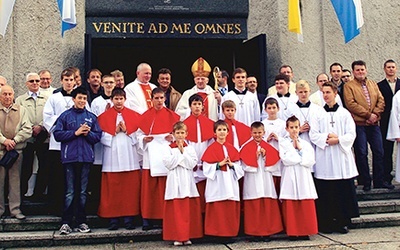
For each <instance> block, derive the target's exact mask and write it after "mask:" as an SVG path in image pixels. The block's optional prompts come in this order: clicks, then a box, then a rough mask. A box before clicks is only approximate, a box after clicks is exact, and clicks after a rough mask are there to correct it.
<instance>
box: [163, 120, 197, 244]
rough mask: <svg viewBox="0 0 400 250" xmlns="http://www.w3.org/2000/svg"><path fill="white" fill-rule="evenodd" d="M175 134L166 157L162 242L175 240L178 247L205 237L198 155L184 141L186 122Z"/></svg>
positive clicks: (177, 125)
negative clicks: (196, 177) (195, 172)
mask: <svg viewBox="0 0 400 250" xmlns="http://www.w3.org/2000/svg"><path fill="white" fill-rule="evenodd" d="M173 135H174V137H175V142H173V143H171V144H170V147H171V150H170V153H169V154H167V155H165V156H164V157H163V162H164V164H165V167H166V168H167V169H168V175H167V182H166V187H165V203H164V220H163V240H173V241H175V242H174V245H175V246H181V245H191V244H192V242H191V241H190V239H192V238H201V237H203V218H202V216H201V206H200V197H199V192H198V191H197V188H196V183H195V180H194V176H193V168H194V166H196V163H197V155H196V152H195V150H194V148H193V147H192V146H190V145H188V144H186V142H185V138H186V136H187V128H186V125H185V124H184V123H183V122H177V123H176V124H175V125H174V127H173Z"/></svg>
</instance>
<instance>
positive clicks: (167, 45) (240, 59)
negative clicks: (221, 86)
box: [85, 35, 266, 92]
mask: <svg viewBox="0 0 400 250" xmlns="http://www.w3.org/2000/svg"><path fill="white" fill-rule="evenodd" d="M265 46H266V45H265V35H260V36H258V37H256V38H253V39H251V40H249V41H247V42H245V43H243V42H242V41H241V40H238V39H235V40H226V39H133V38H130V39H122V38H93V39H92V38H91V37H90V35H86V45H85V47H86V59H85V60H86V71H87V70H89V69H91V68H98V69H100V70H101V71H102V72H103V74H108V73H109V72H111V71H112V70H115V69H119V70H121V71H123V72H124V75H125V82H126V83H129V82H131V81H133V80H134V79H135V77H136V75H135V72H136V66H137V65H138V64H139V63H141V62H147V63H149V64H150V65H151V66H152V69H153V77H152V82H153V83H157V79H156V77H157V71H158V70H159V69H160V68H163V67H166V68H169V69H171V71H172V74H173V75H172V85H173V86H174V87H175V88H176V89H178V90H179V91H181V92H183V91H184V90H186V89H188V88H191V87H192V86H193V85H194V82H193V76H192V73H191V66H192V64H193V62H194V61H195V60H196V59H197V58H199V57H203V58H204V59H205V60H206V61H207V62H208V63H209V64H210V65H211V67H212V68H213V67H215V66H218V67H219V68H220V69H225V70H227V71H228V73H229V74H231V72H232V71H233V69H234V68H235V67H243V68H245V69H246V70H247V71H248V72H249V73H252V74H255V75H256V76H257V77H258V79H259V82H260V83H266V81H265V78H266V77H265V75H266V71H265V70H266V53H265V50H266V48H265ZM210 82H211V84H212V85H213V79H212V78H211V79H210ZM265 88H266V86H260V90H261V89H262V90H265Z"/></svg>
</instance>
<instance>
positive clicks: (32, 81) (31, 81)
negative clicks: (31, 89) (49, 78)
mask: <svg viewBox="0 0 400 250" xmlns="http://www.w3.org/2000/svg"><path fill="white" fill-rule="evenodd" d="M28 82H30V83H34V82H40V80H29V81H28Z"/></svg>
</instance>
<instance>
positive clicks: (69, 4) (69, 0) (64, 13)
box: [57, 0, 76, 36]
mask: <svg viewBox="0 0 400 250" xmlns="http://www.w3.org/2000/svg"><path fill="white" fill-rule="evenodd" d="M57 2H58V8H59V9H60V14H61V36H64V32H65V31H67V30H69V29H72V28H74V27H75V26H76V12H75V0H57Z"/></svg>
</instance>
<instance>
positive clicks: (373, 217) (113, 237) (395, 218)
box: [0, 184, 400, 248]
mask: <svg viewBox="0 0 400 250" xmlns="http://www.w3.org/2000/svg"><path fill="white" fill-rule="evenodd" d="M357 197H358V200H359V208H360V213H361V216H360V217H359V218H355V219H353V220H352V222H353V225H352V228H354V229H357V228H373V227H386V226H399V225H400V184H396V188H395V189H394V190H386V189H372V190H371V191H369V192H364V191H363V190H362V189H361V188H360V187H359V188H357ZM95 207H96V204H95V203H93V202H92V203H89V209H88V210H89V214H91V215H89V216H88V224H89V225H90V227H91V228H92V233H88V234H82V233H71V234H70V235H59V233H58V229H59V227H60V222H61V218H60V217H57V216H52V215H43V214H48V211H47V210H48V209H47V205H46V204H45V203H32V202H30V203H26V202H25V203H23V211H24V212H25V214H26V215H27V219H26V220H24V221H19V220H17V219H11V218H9V217H3V218H1V219H0V248H8V247H49V246H63V245H85V244H101V243H111V242H121V243H128V242H136V241H148V240H161V238H162V237H161V233H162V232H161V230H150V231H142V230H141V227H140V226H138V227H137V228H136V229H134V230H125V229H123V228H121V229H119V230H117V231H109V230H107V226H108V221H107V220H104V219H101V218H98V217H97V216H96V215H94V214H95ZM40 214H42V215H40ZM137 224H138V225H139V224H140V220H138V221H137ZM242 236H243V235H242ZM278 237H279V236H278Z"/></svg>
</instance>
